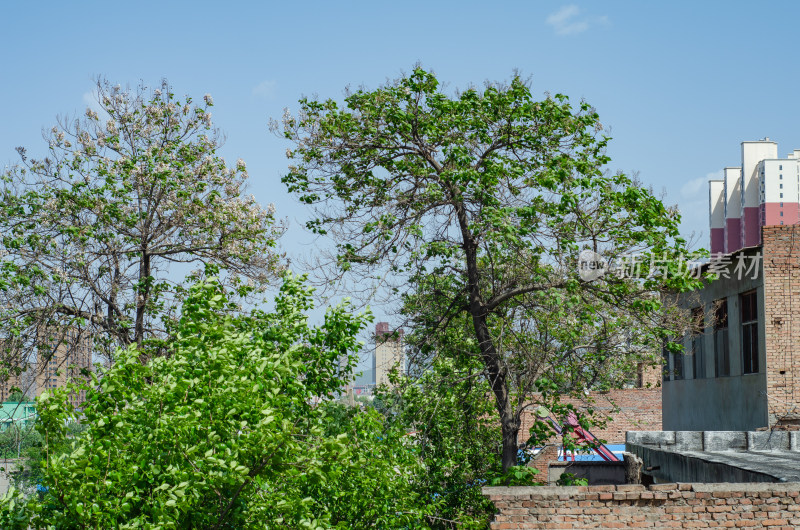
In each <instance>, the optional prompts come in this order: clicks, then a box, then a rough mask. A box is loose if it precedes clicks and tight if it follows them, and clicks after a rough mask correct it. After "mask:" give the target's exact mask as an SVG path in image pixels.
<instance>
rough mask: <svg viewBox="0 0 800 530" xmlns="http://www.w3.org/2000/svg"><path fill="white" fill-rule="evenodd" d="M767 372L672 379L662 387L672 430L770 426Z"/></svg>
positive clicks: (665, 423)
mask: <svg viewBox="0 0 800 530" xmlns="http://www.w3.org/2000/svg"><path fill="white" fill-rule="evenodd" d="M765 388H766V376H765V374H752V375H740V376H734V377H720V378H716V379H697V380H683V381H670V382H669V383H667V384H664V387H663V390H662V396H663V405H662V407H663V409H662V414H663V416H662V426H663V428H664V430H669V431H722V430H734V431H752V430H755V429H758V428H760V427H766V426H767V398H766V396H765V395H764V394H763V393H762V391H763V390H764V389H765Z"/></svg>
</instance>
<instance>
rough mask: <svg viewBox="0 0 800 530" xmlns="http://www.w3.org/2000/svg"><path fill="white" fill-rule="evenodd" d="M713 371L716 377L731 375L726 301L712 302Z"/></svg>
mask: <svg viewBox="0 0 800 530" xmlns="http://www.w3.org/2000/svg"><path fill="white" fill-rule="evenodd" d="M714 371H715V374H716V376H717V377H727V376H729V375H731V344H730V341H729V338H728V301H727V300H725V299H723V300H717V301H716V302H714Z"/></svg>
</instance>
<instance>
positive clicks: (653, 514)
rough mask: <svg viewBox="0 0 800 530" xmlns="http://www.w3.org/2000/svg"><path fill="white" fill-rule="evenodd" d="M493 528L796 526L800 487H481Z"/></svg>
mask: <svg viewBox="0 0 800 530" xmlns="http://www.w3.org/2000/svg"><path fill="white" fill-rule="evenodd" d="M483 493H484V495H486V496H488V497H489V499H491V500H492V501H493V502H494V504H495V507H496V508H497V510H498V512H497V515H496V516H495V518H494V520H493V521H492V523H491V529H492V530H523V529H525V530H532V529H535V528H556V529H557V528H716V527H727V528H785V529H792V528H798V527H800V504H798V501H800V483H758V484H756V483H749V484H729V483H724V484H655V485H653V486H649V487H644V486H638V485H624V486H573V487H539V488H494V487H493V488H484V489H483Z"/></svg>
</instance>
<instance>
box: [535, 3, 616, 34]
mask: <svg viewBox="0 0 800 530" xmlns="http://www.w3.org/2000/svg"><path fill="white" fill-rule="evenodd" d="M581 13H582V10H581V8H580V7H578V6H576V5H575V4H570V5H568V6H564V7H562V8H561V9H559V10H558V11H556V12H555V13H551V14H550V16H548V17H547V23H548V24H549V25H550V26H552V27H553V30H554V31H555V32H556V35H577V34H578V33H583V32H584V31H586V30H587V29H589V27H590V26H593V25H598V24H608V17H607V16H606V15H603V16H581Z"/></svg>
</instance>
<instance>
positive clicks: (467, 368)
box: [373, 355, 503, 529]
mask: <svg viewBox="0 0 800 530" xmlns="http://www.w3.org/2000/svg"><path fill="white" fill-rule="evenodd" d="M481 372H482V369H481V367H480V365H479V363H477V362H476V360H475V358H474V357H471V356H465V355H461V356H454V358H446V357H444V356H440V357H438V358H436V359H435V360H434V361H433V363H432V365H431V366H430V367H429V369H428V370H427V371H426V372H425V373H424V374H422V375H421V376H420V377H418V378H417V377H409V376H399V375H396V374H395V375H394V376H393V377H392V381H393V385H392V386H391V387H388V386H385V387H382V388H379V389H378V390H377V393H376V398H375V401H374V403H373V404H374V406H376V407H377V408H379V409H380V410H381V411H382V413H383V414H385V415H386V417H387V421H388V422H390V424H392V425H394V426H396V427H397V428H399V429H405V430H407V431H409V432H410V435H409V437H410V439H411V440H413V443H414V444H415V445H416V447H417V449H418V452H419V456H420V459H421V461H422V463H423V464H424V466H425V469H424V473H423V474H422V476H421V480H420V483H419V487H420V488H421V491H423V492H424V493H425V495H426V496H428V497H429V498H432V499H438V500H439V504H438V506H437V510H436V513H435V514H434V518H432V519H431V522H432V526H434V528H443V529H447V528H452V527H453V525H454V524H457V525H458V526H457V527H458V528H485V527H486V523H487V521H488V520H489V519H490V518H491V516H492V515H493V514H494V512H495V509H494V506H493V504H492V503H491V502H489V501H488V500H487V499H486V497H484V496H483V494H482V493H481V488H482V487H483V486H485V485H488V484H490V483H491V480H492V479H493V478H497V477H502V476H503V473H502V466H501V460H500V456H501V451H500V448H501V445H500V444H499V440H500V427H499V426H498V425H497V422H495V421H493V416H494V415H493V414H492V412H493V411H492V402H491V398H490V396H491V389H490V388H489V386H488V384H487V383H486V380H485V379H484V378H481V377H480V375H481Z"/></svg>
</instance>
